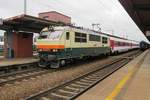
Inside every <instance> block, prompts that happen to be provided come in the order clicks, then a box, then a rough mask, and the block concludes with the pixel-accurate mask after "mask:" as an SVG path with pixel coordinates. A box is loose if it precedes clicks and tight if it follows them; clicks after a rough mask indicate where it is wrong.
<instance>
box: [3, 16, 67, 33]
mask: <svg viewBox="0 0 150 100" xmlns="http://www.w3.org/2000/svg"><path fill="white" fill-rule="evenodd" d="M60 25H65V24H64V23H60V22H54V21H49V20H46V19H41V18H38V17H33V16H29V15H24V14H23V15H19V16H15V17H11V18H8V19H4V20H3V24H2V25H0V29H1V30H15V31H26V32H34V33H39V32H40V31H41V30H42V29H43V28H44V27H48V26H60Z"/></svg>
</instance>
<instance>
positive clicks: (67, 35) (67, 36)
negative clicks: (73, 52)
mask: <svg viewBox="0 0 150 100" xmlns="http://www.w3.org/2000/svg"><path fill="white" fill-rule="evenodd" d="M69 37H70V33H69V32H66V40H69Z"/></svg>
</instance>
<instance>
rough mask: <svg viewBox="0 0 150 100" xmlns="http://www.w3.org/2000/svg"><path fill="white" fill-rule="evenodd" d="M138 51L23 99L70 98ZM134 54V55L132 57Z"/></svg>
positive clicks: (85, 89) (125, 61)
mask: <svg viewBox="0 0 150 100" xmlns="http://www.w3.org/2000/svg"><path fill="white" fill-rule="evenodd" d="M139 54H140V53H138V52H135V53H133V54H130V55H129V56H127V57H122V58H121V59H118V60H116V61H114V62H112V63H110V64H107V65H104V66H103V67H102V66H100V67H99V68H98V69H95V70H94V71H91V72H88V73H86V74H84V75H82V76H80V77H78V78H75V79H72V80H69V81H67V82H64V83H62V84H60V85H57V86H55V87H53V88H49V89H47V90H45V91H41V92H39V93H37V94H33V95H31V96H29V97H27V98H25V100H72V99H75V98H76V97H78V96H79V95H81V94H82V93H84V92H85V91H87V90H88V89H89V88H91V87H93V86H94V85H96V84H97V83H99V82H100V81H102V80H103V79H105V78H106V77H108V76H109V75H111V74H112V73H114V72H115V71H116V70H118V69H120V68H121V67H123V66H124V65H125V64H127V63H128V62H129V61H130V60H131V59H133V58H134V57H135V56H137V55H139ZM133 56H134V57H133Z"/></svg>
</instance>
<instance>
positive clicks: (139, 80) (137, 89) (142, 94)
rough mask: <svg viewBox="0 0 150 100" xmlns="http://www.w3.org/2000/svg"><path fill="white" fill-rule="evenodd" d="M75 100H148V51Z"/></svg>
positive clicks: (149, 92) (149, 56)
mask: <svg viewBox="0 0 150 100" xmlns="http://www.w3.org/2000/svg"><path fill="white" fill-rule="evenodd" d="M76 100H150V50H147V51H145V52H143V53H142V54H141V55H139V56H138V57H137V58H135V59H134V60H132V61H131V62H129V63H128V64H127V65H125V66H124V67H122V68H121V69H119V70H118V71H116V72H115V73H113V74H112V75H110V76H109V77H108V78H106V79H104V80H103V81H101V82H100V83H99V84H97V85H96V86H94V87H93V88H91V89H89V91H87V92H85V93H83V94H82V95H81V96H79V97H78V98H77V99H76Z"/></svg>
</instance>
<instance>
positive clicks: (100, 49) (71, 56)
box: [36, 26, 139, 68]
mask: <svg viewBox="0 0 150 100" xmlns="http://www.w3.org/2000/svg"><path fill="white" fill-rule="evenodd" d="M36 48H37V50H38V52H39V57H40V62H39V66H41V67H51V68H59V67H60V66H64V65H65V64H66V63H67V62H70V61H72V60H75V59H82V58H84V57H92V56H99V55H101V54H103V55H109V54H112V53H113V54H114V53H115V54H116V53H120V52H125V51H128V50H131V49H135V48H139V43H138V42H137V41H133V40H129V39H125V38H121V37H117V36H113V35H108V34H105V33H102V32H97V31H93V30H89V29H84V28H77V27H71V26H64V27H54V28H52V27H50V28H44V29H43V30H42V31H41V33H40V37H39V39H37V42H36Z"/></svg>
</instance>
